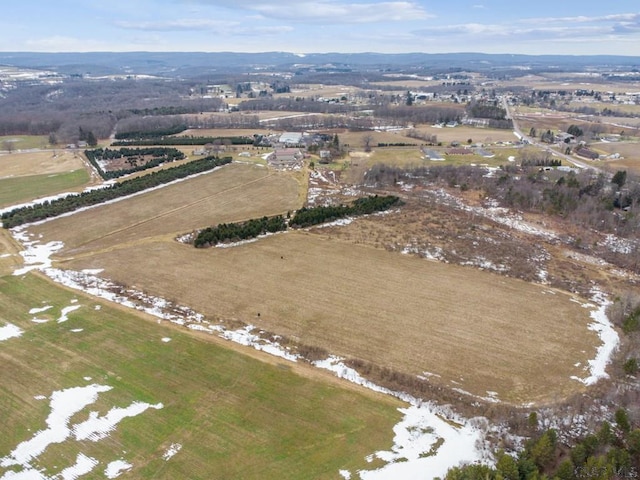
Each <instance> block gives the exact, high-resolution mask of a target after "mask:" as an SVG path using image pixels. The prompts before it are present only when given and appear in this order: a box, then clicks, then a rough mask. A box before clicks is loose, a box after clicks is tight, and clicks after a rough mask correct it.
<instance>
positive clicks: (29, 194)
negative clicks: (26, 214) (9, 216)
mask: <svg viewBox="0 0 640 480" xmlns="http://www.w3.org/2000/svg"><path fill="white" fill-rule="evenodd" d="M89 180H90V176H89V172H88V171H87V170H86V169H84V168H82V169H79V170H73V171H71V172H64V173H51V174H47V175H32V176H22V177H15V178H3V179H0V208H2V207H7V206H10V205H15V204H18V203H22V202H28V201H31V200H33V199H35V198H40V197H45V196H47V195H54V194H56V193H64V192H71V191H77V190H78V189H79V187H82V186H85V185H87V184H88V183H89Z"/></svg>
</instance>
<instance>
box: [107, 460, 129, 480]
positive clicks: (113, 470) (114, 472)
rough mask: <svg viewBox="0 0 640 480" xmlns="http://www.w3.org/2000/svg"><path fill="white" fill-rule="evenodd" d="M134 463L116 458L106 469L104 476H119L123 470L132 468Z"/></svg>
mask: <svg viewBox="0 0 640 480" xmlns="http://www.w3.org/2000/svg"><path fill="white" fill-rule="evenodd" d="M132 467H133V465H131V464H130V463H127V462H125V461H124V460H114V461H113V462H111V463H109V465H107V468H105V469H104V476H105V477H107V478H118V477H119V476H120V475H121V474H122V473H123V472H126V471H127V470H131V468H132Z"/></svg>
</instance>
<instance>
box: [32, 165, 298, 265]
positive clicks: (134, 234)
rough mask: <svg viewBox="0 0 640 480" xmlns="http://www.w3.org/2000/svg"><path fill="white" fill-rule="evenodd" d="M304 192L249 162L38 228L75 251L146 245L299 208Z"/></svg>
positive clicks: (293, 181)
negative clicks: (160, 239)
mask: <svg viewBox="0 0 640 480" xmlns="http://www.w3.org/2000/svg"><path fill="white" fill-rule="evenodd" d="M304 194H305V191H304V189H303V187H302V186H301V185H300V184H299V183H298V182H297V181H296V179H295V177H294V176H293V175H289V174H285V173H281V172H274V171H272V170H268V169H266V168H261V167H257V166H252V165H243V164H230V165H227V166H224V167H222V168H219V169H216V170H215V171H213V172H211V173H208V174H205V175H200V176H198V177H196V178H192V179H189V180H188V181H185V182H179V183H176V184H174V185H170V186H168V187H164V188H161V189H159V190H155V191H151V192H147V193H145V194H143V195H139V196H136V197H133V198H130V199H126V200H124V201H120V202H115V203H112V204H109V205H103V206H100V207H97V208H94V209H91V210H87V211H84V212H80V213H77V214H75V215H72V216H69V217H64V218H59V219H56V220H55V221H52V222H47V223H45V224H43V225H41V226H38V227H36V228H38V229H39V230H40V231H41V232H42V233H43V234H45V235H46V236H47V237H51V238H56V239H58V240H61V241H63V242H64V244H65V245H67V246H68V247H69V249H70V250H69V251H70V252H73V253H74V255H77V254H79V253H81V252H91V251H95V250H101V249H113V248H119V247H121V246H123V245H125V244H135V245H139V246H140V248H142V250H143V251H144V250H145V249H146V246H144V245H145V244H146V243H147V242H148V241H149V239H151V238H153V237H158V236H160V237H163V238H164V239H166V241H168V242H173V241H174V238H175V236H177V235H179V234H182V233H185V232H188V231H191V230H194V229H196V228H202V227H204V226H208V225H212V224H217V223H224V222H235V221H240V220H246V219H249V218H252V217H255V216H263V215H275V214H282V213H286V212H287V211H288V210H293V209H296V208H299V207H300V206H301V205H302V203H303V199H304Z"/></svg>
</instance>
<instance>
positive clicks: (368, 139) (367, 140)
mask: <svg viewBox="0 0 640 480" xmlns="http://www.w3.org/2000/svg"><path fill="white" fill-rule="evenodd" d="M362 142H363V144H364V151H365V152H367V153H368V152H370V151H371V142H373V135H371V134H370V133H367V134H366V135H365V136H364V137H362Z"/></svg>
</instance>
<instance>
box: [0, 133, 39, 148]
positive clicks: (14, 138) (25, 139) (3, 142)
mask: <svg viewBox="0 0 640 480" xmlns="http://www.w3.org/2000/svg"><path fill="white" fill-rule="evenodd" d="M48 143H49V139H48V138H47V136H46V135H5V136H0V150H7V147H8V145H11V150H27V149H30V148H44V147H46V146H47V145H48Z"/></svg>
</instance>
